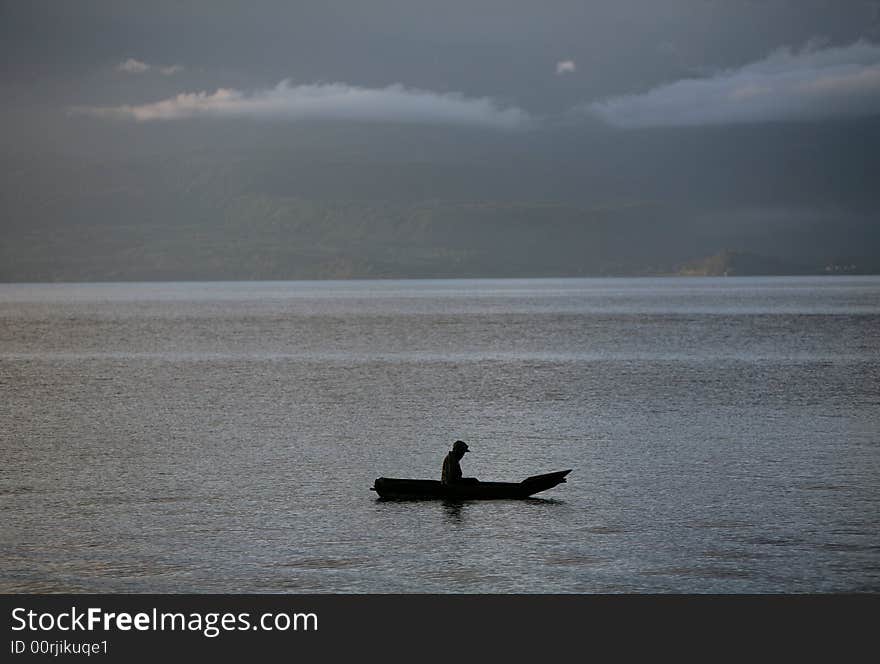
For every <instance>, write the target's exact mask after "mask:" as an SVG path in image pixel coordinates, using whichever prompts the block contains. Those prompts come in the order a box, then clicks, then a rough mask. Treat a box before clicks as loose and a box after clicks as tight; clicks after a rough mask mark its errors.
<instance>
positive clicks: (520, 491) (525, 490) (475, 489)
mask: <svg viewBox="0 0 880 664" xmlns="http://www.w3.org/2000/svg"><path fill="white" fill-rule="evenodd" d="M570 472H571V470H559V471H556V472H553V473H545V474H544V475H534V476H533V477H527V478H526V479H524V480H523V481H522V482H477V481H473V482H461V483H456V484H443V483H442V482H441V481H439V480H409V479H398V478H394V477H379V478H378V479H376V481H375V482H374V483H373V486H372V487H371V490H373V491H375V492H376V493H377V494H378V495H379V497H380V498H389V499H396V500H438V499H439V500H498V499H504V498H508V499H509V498H528V497H529V496H533V495H535V494H536V493H540V492H541V491H546V490H547V489H552V488H553V487H555V486H556V485H558V484H562V483H563V482H565V476H566V475H568V474H569V473H570Z"/></svg>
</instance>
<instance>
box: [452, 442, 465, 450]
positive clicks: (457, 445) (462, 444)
mask: <svg viewBox="0 0 880 664" xmlns="http://www.w3.org/2000/svg"><path fill="white" fill-rule="evenodd" d="M452 451H453V452H467V451H468V446H467V443H466V442H464V441H463V440H456V441H455V442H454V443H453V444H452Z"/></svg>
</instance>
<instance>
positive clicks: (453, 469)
mask: <svg viewBox="0 0 880 664" xmlns="http://www.w3.org/2000/svg"><path fill="white" fill-rule="evenodd" d="M440 480H441V481H442V482H443V484H452V483H454V482H460V481H461V464H459V463H458V459H457V458H456V457H455V453H454V452H450V453H449V454H447V455H446V458H445V459H443V473H442V474H441V476H440Z"/></svg>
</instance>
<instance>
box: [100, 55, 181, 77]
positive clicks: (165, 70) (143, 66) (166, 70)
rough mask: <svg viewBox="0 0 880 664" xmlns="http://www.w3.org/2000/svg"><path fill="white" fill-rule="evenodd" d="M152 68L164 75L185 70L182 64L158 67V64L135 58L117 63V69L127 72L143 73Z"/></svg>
mask: <svg viewBox="0 0 880 664" xmlns="http://www.w3.org/2000/svg"><path fill="white" fill-rule="evenodd" d="M151 70H155V71H158V72H159V73H160V74H162V75H163V76H173V75H174V74H176V73H177V72H180V71H183V67H181V66H180V65H169V66H167V67H157V66H156V65H148V64H147V63H146V62H142V61H140V60H136V59H135V58H129V59H128V60H125V61H123V62H120V63H119V64H118V65H116V71H121V72H123V73H126V74H143V73H145V72H148V71H151Z"/></svg>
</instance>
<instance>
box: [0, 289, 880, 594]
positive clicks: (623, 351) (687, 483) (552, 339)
mask: <svg viewBox="0 0 880 664" xmlns="http://www.w3.org/2000/svg"><path fill="white" fill-rule="evenodd" d="M0 397H2V399H0V423H2V428H0V591H3V592H38V591H95V592H110V591H122V592H147V591H155V592H175V591H195V592H200V591H203V592H208V591H211V592H245V591H254V592H367V593H374V592H417V591H418V592H477V593H482V592H502V593H506V592H552V593H558V592H633V591H647V592H778V591H788V592H801V591H818V592H824V591H880V408H878V406H880V278H874V277H865V278H847V277H842V278H790V279H789V278H771V279H763V278H762V279H750V278H737V279H732V278H731V279H662V280H652V279H595V280H593V279H570V280H497V281H494V280H475V281H383V282H370V281H362V282H312V283H307V282H291V283H282V282H272V283H205V284H191V283H187V284H93V285H0ZM456 438H462V439H464V440H466V441H468V443H469V444H470V447H471V450H472V453H471V454H469V455H468V456H466V457H465V460H464V463H463V466H464V470H465V474H467V475H472V476H477V477H480V478H483V479H487V480H514V479H516V480H518V479H521V478H522V477H525V476H526V475H532V474H536V473H539V472H547V471H551V470H559V469H564V468H573V469H574V470H573V472H572V473H571V475H570V476H569V482H568V483H567V484H563V485H561V486H559V487H557V488H555V489H552V490H550V491H548V492H547V493H545V494H542V495H543V496H545V498H544V499H535V500H530V501H524V502H517V501H499V502H466V503H462V504H453V503H447V504H444V503H442V502H413V503H402V502H384V501H379V500H377V499H376V498H375V494H373V493H372V492H371V491H369V487H370V486H371V484H372V481H373V479H374V478H376V477H378V476H380V475H385V476H391V477H439V473H440V466H441V463H442V459H443V456H444V455H445V453H446V451H447V449H448V448H449V446H450V444H451V443H452V441H454V440H455V439H456Z"/></svg>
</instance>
